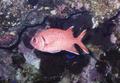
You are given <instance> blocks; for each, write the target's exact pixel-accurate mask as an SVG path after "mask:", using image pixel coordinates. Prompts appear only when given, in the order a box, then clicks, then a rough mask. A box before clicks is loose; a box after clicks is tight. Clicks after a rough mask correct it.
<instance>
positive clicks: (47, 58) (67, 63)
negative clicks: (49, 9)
mask: <svg viewBox="0 0 120 83" xmlns="http://www.w3.org/2000/svg"><path fill="white" fill-rule="evenodd" d="M91 19H92V16H91V15H90V14H89V13H88V12H86V13H80V14H77V15H72V16H71V17H69V18H68V19H67V18H64V19H63V18H59V17H48V18H47V19H46V21H45V22H44V23H43V25H44V26H45V25H46V23H49V24H50V26H51V27H52V28H60V29H67V28H69V27H70V26H75V28H76V29H75V34H76V33H77V32H76V31H78V30H80V32H81V31H82V30H83V29H85V28H87V29H90V28H91V26H92V21H91ZM40 28H41V26H37V27H36V28H34V29H31V28H30V29H28V31H26V33H25V34H24V36H23V42H24V44H25V46H26V47H27V48H30V49H31V48H33V47H32V46H31V45H30V42H28V41H30V39H31V37H32V36H33V35H34V33H35V32H36V31H37V30H38V29H40ZM42 29H44V28H42ZM76 35H78V33H77V34H76ZM35 54H36V55H37V57H39V58H40V59H41V64H40V71H41V73H42V75H43V77H47V79H52V77H57V78H60V76H61V75H62V73H63V72H64V70H65V68H66V69H68V70H69V71H70V72H71V73H74V74H79V73H80V72H81V71H82V69H83V67H85V66H86V65H87V64H88V63H89V57H87V56H84V55H80V56H76V55H74V54H73V56H75V57H73V58H72V59H69V58H66V56H65V55H66V54H67V53H66V52H59V53H53V54H51V53H45V52H40V51H38V50H35ZM71 54H72V53H71Z"/></svg>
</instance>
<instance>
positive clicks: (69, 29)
mask: <svg viewBox="0 0 120 83" xmlns="http://www.w3.org/2000/svg"><path fill="white" fill-rule="evenodd" d="M73 28H74V26H71V27H69V28H68V29H67V30H66V31H67V32H69V31H72V29H73Z"/></svg>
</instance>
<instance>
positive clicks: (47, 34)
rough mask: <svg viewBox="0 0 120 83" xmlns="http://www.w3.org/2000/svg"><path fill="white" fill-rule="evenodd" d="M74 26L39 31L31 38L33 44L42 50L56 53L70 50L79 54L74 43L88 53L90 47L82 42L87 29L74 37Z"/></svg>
mask: <svg viewBox="0 0 120 83" xmlns="http://www.w3.org/2000/svg"><path fill="white" fill-rule="evenodd" d="M72 28H73V26H71V27H70V28H69V29H67V30H62V29H55V28H50V29H47V30H43V31H41V32H37V33H36V34H35V35H34V36H33V37H32V39H31V41H30V43H31V45H32V46H33V47H34V48H35V49H37V50H40V51H43V52H49V53H56V52H60V51H63V50H64V51H69V52H72V53H75V54H77V55H78V52H77V50H76V49H75V48H74V44H78V45H79V46H80V48H81V49H82V50H83V51H84V52H85V53H86V54H88V53H89V52H88V49H87V48H86V46H85V45H84V44H83V43H82V38H83V37H84V36H85V34H86V30H83V31H82V32H81V33H80V35H79V36H78V37H77V38H74V36H73V32H72Z"/></svg>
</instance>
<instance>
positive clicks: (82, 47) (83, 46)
mask: <svg viewBox="0 0 120 83" xmlns="http://www.w3.org/2000/svg"><path fill="white" fill-rule="evenodd" d="M86 31H87V30H86V29H85V30H83V31H82V32H81V34H80V35H79V36H78V38H77V40H78V42H77V44H78V45H79V46H80V48H81V49H82V50H83V51H84V52H85V53H86V54H89V51H88V49H87V47H86V46H85V45H84V44H83V43H82V39H83V37H84V36H85V34H86Z"/></svg>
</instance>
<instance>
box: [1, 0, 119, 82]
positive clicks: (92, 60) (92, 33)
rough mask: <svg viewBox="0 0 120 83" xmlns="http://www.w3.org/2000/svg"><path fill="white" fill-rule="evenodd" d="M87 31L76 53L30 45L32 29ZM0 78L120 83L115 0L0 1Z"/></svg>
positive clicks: (34, 31)
mask: <svg viewBox="0 0 120 83" xmlns="http://www.w3.org/2000/svg"><path fill="white" fill-rule="evenodd" d="M70 26H74V28H73V35H74V36H78V35H79V34H80V33H81V32H82V31H83V30H84V29H86V30H87V33H86V36H85V38H83V43H84V44H85V45H86V47H87V48H88V49H89V50H90V54H84V53H82V52H81V50H80V49H79V48H77V46H76V48H77V49H78V51H79V55H75V54H73V53H70V52H66V51H61V52H58V53H47V52H42V51H39V50H36V49H34V48H33V47H32V46H31V44H30V40H31V38H32V37H33V36H34V34H35V33H36V31H38V30H40V31H42V30H45V29H48V28H58V29H63V30H66V29H68V28H69V27H70ZM0 83H120V0H0Z"/></svg>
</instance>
